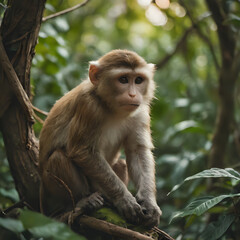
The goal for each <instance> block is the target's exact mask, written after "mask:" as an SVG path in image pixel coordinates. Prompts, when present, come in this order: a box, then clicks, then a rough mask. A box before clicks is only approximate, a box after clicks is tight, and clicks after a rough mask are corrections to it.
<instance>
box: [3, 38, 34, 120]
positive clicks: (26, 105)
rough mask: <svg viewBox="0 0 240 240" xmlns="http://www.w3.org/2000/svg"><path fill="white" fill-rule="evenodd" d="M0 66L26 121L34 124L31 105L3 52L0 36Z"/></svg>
mask: <svg viewBox="0 0 240 240" xmlns="http://www.w3.org/2000/svg"><path fill="white" fill-rule="evenodd" d="M0 53H1V54H0V65H2V69H3V71H4V72H5V74H6V76H7V79H8V82H9V84H10V86H11V88H12V90H13V92H14V93H15V96H16V98H17V99H18V101H19V103H20V105H21V107H22V109H23V111H24V112H25V114H26V116H27V118H28V121H29V122H30V123H34V118H33V109H32V104H31V102H30V100H29V98H28V96H27V94H26V92H25V90H24V89H23V86H22V84H21V83H20V80H19V78H18V76H17V74H16V72H15V70H14V68H13V66H12V64H11V62H10V61H9V58H8V56H7V53H6V51H5V48H4V46H3V42H2V38H1V36H0Z"/></svg>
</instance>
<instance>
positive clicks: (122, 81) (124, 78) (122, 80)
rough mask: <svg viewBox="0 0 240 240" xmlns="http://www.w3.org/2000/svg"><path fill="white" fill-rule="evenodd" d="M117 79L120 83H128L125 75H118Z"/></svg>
mask: <svg viewBox="0 0 240 240" xmlns="http://www.w3.org/2000/svg"><path fill="white" fill-rule="evenodd" d="M118 81H119V82H120V83H122V84H126V83H128V79H127V77H120V78H119V79H118Z"/></svg>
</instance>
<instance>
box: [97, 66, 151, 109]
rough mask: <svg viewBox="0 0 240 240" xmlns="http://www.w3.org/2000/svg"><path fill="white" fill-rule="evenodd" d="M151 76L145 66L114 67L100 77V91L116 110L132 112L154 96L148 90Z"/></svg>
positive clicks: (103, 97) (109, 104) (98, 87)
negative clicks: (134, 67)
mask: <svg viewBox="0 0 240 240" xmlns="http://www.w3.org/2000/svg"><path fill="white" fill-rule="evenodd" d="M143 70H145V71H143ZM151 77H152V75H150V74H147V71H146V69H144V68H141V69H140V68H137V69H134V70H132V69H131V68H117V69H112V70H109V71H108V73H107V74H106V75H105V74H104V76H103V75H102V76H101V79H99V84H98V86H97V89H98V93H99V95H100V96H101V97H102V99H103V100H104V101H105V102H106V103H107V104H108V106H109V107H110V108H111V109H113V110H114V111H115V112H118V113H131V112H133V111H135V110H137V109H138V108H139V107H140V106H141V104H144V103H145V104H148V103H149V100H150V99H151V98H152V96H150V94H149V91H148V89H149V88H150V86H149V85H151V83H152V82H153V80H152V79H151ZM152 84H153V83H152Z"/></svg>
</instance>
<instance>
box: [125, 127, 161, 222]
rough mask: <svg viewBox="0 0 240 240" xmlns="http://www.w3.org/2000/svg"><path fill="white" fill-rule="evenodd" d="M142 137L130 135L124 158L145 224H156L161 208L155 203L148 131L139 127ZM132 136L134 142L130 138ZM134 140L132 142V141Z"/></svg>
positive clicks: (152, 164) (152, 162)
mask: <svg viewBox="0 0 240 240" xmlns="http://www.w3.org/2000/svg"><path fill="white" fill-rule="evenodd" d="M141 133H142V138H140V139H139V138H137V137H136V136H135V135H132V136H131V137H130V138H129V141H130V142H131V144H130V143H128V145H127V146H128V147H127V148H126V150H125V151H126V158H127V164H128V169H129V174H130V178H131V179H132V181H133V182H134V184H135V186H136V188H137V195H136V199H137V201H138V203H139V204H140V205H141V206H142V209H143V212H144V214H145V218H146V221H145V225H146V226H154V225H158V223H159V217H160V215H161V210H160V208H159V207H158V205H157V203H156V188H155V163H154V158H153V154H152V151H151V148H152V141H151V135H150V131H149V130H148V129H141ZM132 137H134V139H137V141H136V140H135V142H134V141H133V140H132ZM133 142H134V143H133Z"/></svg>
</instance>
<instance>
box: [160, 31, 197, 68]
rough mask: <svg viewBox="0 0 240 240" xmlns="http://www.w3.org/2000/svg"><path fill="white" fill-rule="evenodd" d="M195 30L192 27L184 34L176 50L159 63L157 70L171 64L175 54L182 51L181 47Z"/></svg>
mask: <svg viewBox="0 0 240 240" xmlns="http://www.w3.org/2000/svg"><path fill="white" fill-rule="evenodd" d="M193 30H194V27H193V26H191V27H190V28H188V29H187V30H186V31H185V32H184V34H183V35H182V37H181V38H180V40H179V41H178V42H177V44H176V46H175V48H174V50H173V51H172V52H171V53H169V54H167V55H166V56H165V57H164V58H163V59H162V60H161V61H160V62H159V63H157V64H156V68H157V69H161V68H162V67H163V66H165V65H166V64H167V63H168V62H169V60H170V59H171V58H172V57H173V56H174V55H175V53H176V52H178V51H179V50H180V49H181V47H182V45H183V44H184V43H185V41H186V39H187V37H188V35H189V34H190V33H191V32H192V31H193Z"/></svg>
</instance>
